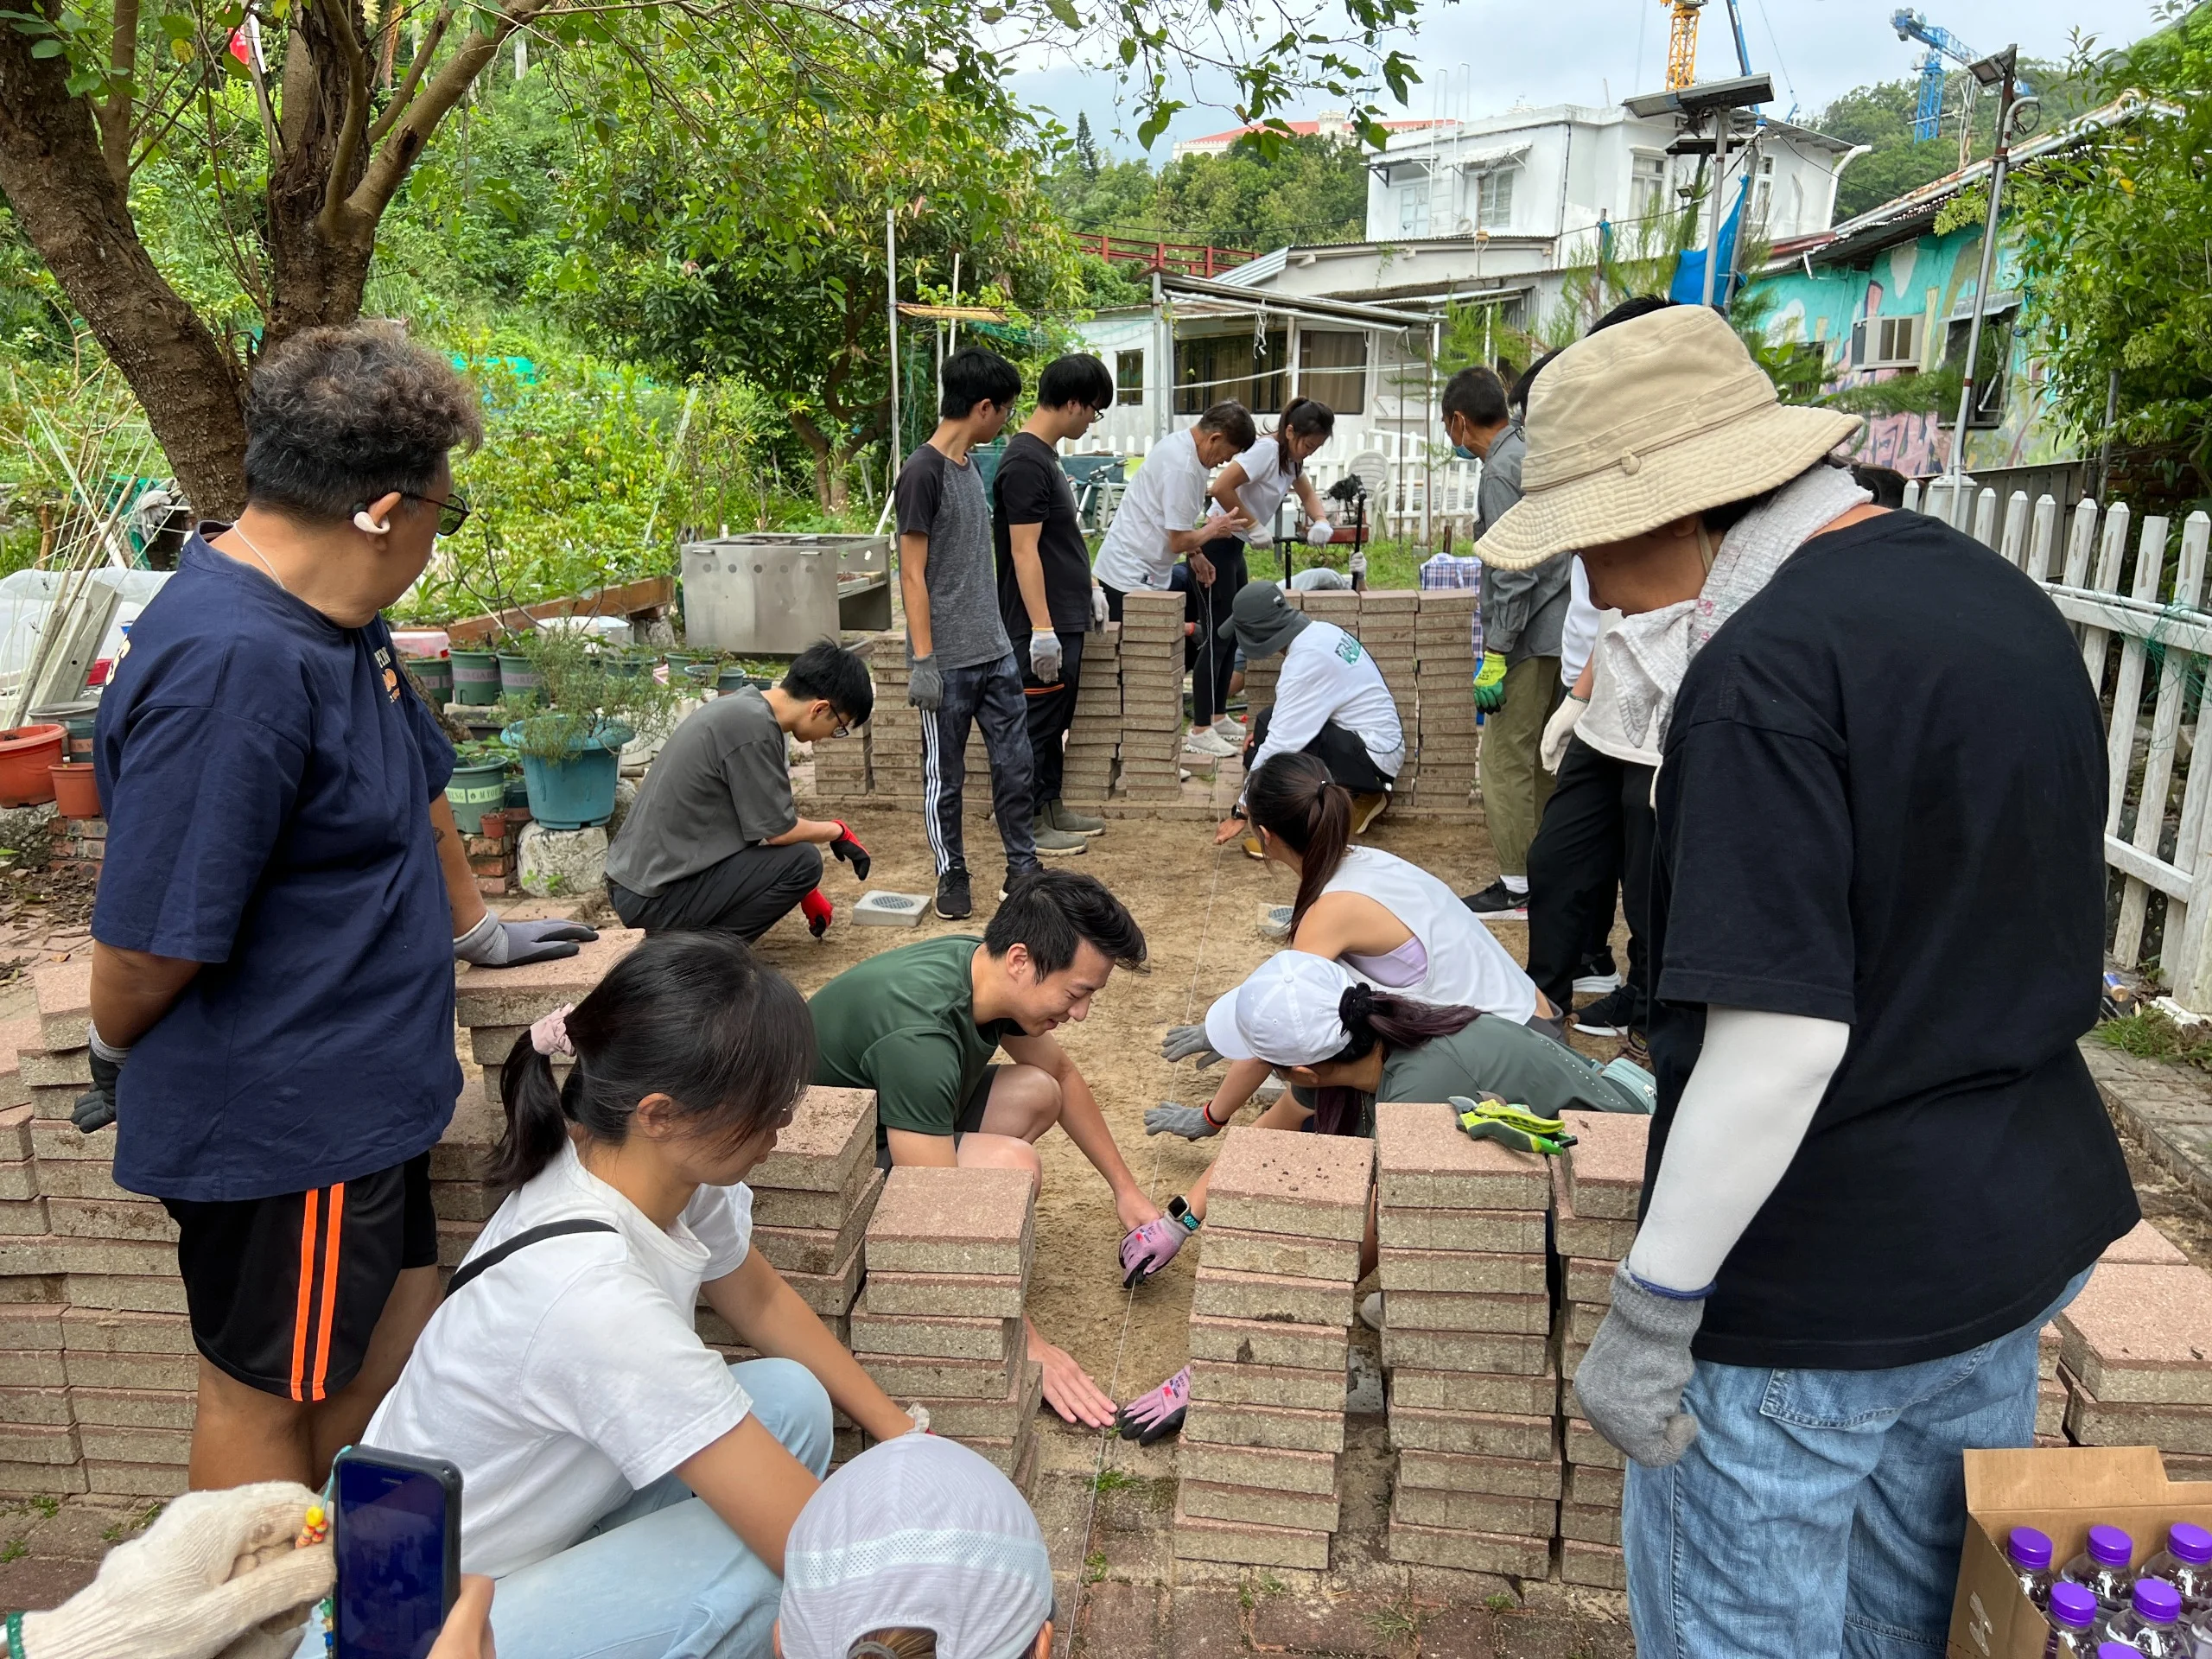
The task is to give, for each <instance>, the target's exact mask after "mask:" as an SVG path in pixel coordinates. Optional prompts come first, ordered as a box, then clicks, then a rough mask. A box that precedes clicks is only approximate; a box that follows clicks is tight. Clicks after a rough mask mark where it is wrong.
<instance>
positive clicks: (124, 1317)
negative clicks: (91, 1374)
mask: <svg viewBox="0 0 2212 1659" xmlns="http://www.w3.org/2000/svg"><path fill="white" fill-rule="evenodd" d="M61 1345H62V1347H63V1348H65V1349H76V1348H83V1349H87V1350H91V1351H97V1352H100V1353H110V1354H169V1355H186V1354H192V1353H194V1352H196V1351H197V1350H196V1349H195V1348H194V1344H193V1340H192V1321H191V1320H189V1319H187V1318H185V1317H184V1316H183V1315H182V1314H181V1313H115V1312H111V1311H108V1310H105V1309H101V1308H95V1307H67V1308H64V1309H62V1310H61Z"/></svg>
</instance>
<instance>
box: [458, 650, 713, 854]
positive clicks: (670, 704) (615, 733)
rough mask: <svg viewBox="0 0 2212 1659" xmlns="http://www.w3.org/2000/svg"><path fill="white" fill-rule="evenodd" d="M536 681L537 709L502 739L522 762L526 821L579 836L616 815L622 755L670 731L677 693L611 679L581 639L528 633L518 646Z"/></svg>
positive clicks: (603, 661)
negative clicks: (643, 738) (637, 742)
mask: <svg viewBox="0 0 2212 1659" xmlns="http://www.w3.org/2000/svg"><path fill="white" fill-rule="evenodd" d="M517 645H518V652H519V654H521V655H523V656H524V657H526V658H528V659H529V662H530V666H531V670H532V671H534V673H535V674H536V676H537V681H538V684H539V687H540V692H541V696H542V697H543V706H541V707H539V708H537V709H531V710H528V711H527V712H523V713H522V714H521V717H520V718H519V719H518V720H516V721H513V722H512V724H510V725H509V726H508V727H507V728H505V731H503V732H502V733H501V734H500V741H501V742H502V743H503V744H505V747H507V748H508V749H510V750H511V751H512V752H513V753H516V754H517V755H518V756H519V757H520V758H521V760H522V772H523V781H524V785H525V787H526V788H527V790H528V792H529V798H530V812H531V817H533V818H535V819H537V822H538V823H542V824H543V825H544V826H545V827H546V828H547V829H582V828H583V827H585V826H586V825H587V824H594V823H606V822H607V819H608V818H610V817H613V815H614V785H615V783H616V781H617V779H619V778H620V773H621V754H622V749H623V747H624V746H625V745H626V744H627V743H628V742H629V741H631V739H632V738H633V737H636V736H638V735H640V734H645V735H648V736H658V735H662V734H665V733H666V731H667V730H668V728H669V727H670V726H671V725H672V724H673V723H674V719H675V715H676V709H677V701H678V697H679V695H680V688H671V687H668V686H664V685H662V684H661V683H659V682H658V681H657V680H655V679H654V678H653V677H652V676H651V675H645V674H640V675H634V676H632V675H625V674H610V673H609V672H608V671H607V669H608V662H607V658H606V657H605V656H604V655H603V654H602V653H601V652H600V651H599V649H598V648H597V647H596V646H595V645H594V644H593V643H592V642H590V641H589V640H588V639H586V638H585V637H584V636H582V634H581V633H577V632H549V631H546V630H542V629H534V630H532V631H531V632H529V633H527V634H524V636H522V638H521V639H519V640H518V642H517Z"/></svg>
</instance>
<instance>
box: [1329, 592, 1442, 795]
mask: <svg viewBox="0 0 2212 1659" xmlns="http://www.w3.org/2000/svg"><path fill="white" fill-rule="evenodd" d="M1420 603H1421V594H1419V593H1418V592H1416V591H1415V590H1414V589H1413V588H1396V589H1389V588H1369V589H1368V590H1367V591H1366V592H1365V593H1363V594H1360V596H1359V620H1358V626H1357V632H1358V634H1359V643H1360V645H1362V646H1363V648H1364V649H1365V650H1366V652H1367V654H1368V656H1369V657H1370V658H1373V659H1374V663H1375V666H1376V671H1378V672H1379V673H1381V675H1382V676H1383V684H1385V685H1387V686H1389V688H1390V701H1391V702H1393V703H1395V705H1396V706H1397V711H1398V729H1399V730H1400V731H1401V732H1402V733H1403V734H1405V742H1406V750H1405V759H1404V760H1402V762H1401V763H1400V765H1399V767H1398V775H1397V777H1396V778H1395V779H1393V784H1394V785H1395V786H1394V788H1393V790H1392V791H1391V801H1392V804H1394V805H1395V804H1411V803H1412V801H1413V798H1414V791H1415V790H1416V788H1417V787H1418V785H1419V783H1420V779H1421V753H1420V749H1421V741H1420V739H1421V727H1420V724H1419V722H1418V720H1417V714H1418V706H1417V703H1416V702H1415V694H1416V687H1417V684H1418V681H1417V677H1416V669H1415V666H1414V664H1415V663H1416V661H1417V660H1418V659H1417V658H1416V655H1415V652H1416V649H1417V648H1416V646H1415V645H1414V635H1415V633H1416V632H1417V631H1418V628H1419V621H1418V619H1417V617H1416V614H1415V613H1416V612H1417V610H1418V609H1419V607H1420ZM1329 620H1331V621H1334V620H1336V619H1335V618H1333V617H1332V618H1330V619H1329Z"/></svg>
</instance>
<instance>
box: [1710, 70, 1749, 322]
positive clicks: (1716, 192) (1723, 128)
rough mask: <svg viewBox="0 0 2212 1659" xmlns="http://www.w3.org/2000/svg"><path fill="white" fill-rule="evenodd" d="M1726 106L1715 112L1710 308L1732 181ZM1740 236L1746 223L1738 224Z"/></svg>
mask: <svg viewBox="0 0 2212 1659" xmlns="http://www.w3.org/2000/svg"><path fill="white" fill-rule="evenodd" d="M1730 120H1731V116H1730V113H1729V111H1726V110H1715V111H1713V203H1712V207H1711V208H1710V209H1709V211H1708V213H1707V224H1708V225H1709V226H1711V228H1710V229H1709V230H1707V232H1706V237H1705V299H1704V301H1703V302H1702V303H1703V304H1704V305H1705V306H1706V308H1707V309H1708V310H1709V309H1711V308H1712V305H1713V267H1714V266H1716V265H1718V264H1719V263H1720V198H1721V196H1722V195H1723V194H1726V188H1727V181H1728V125H1729V122H1730ZM1736 233H1737V234H1738V236H1740V235H1742V234H1743V230H1742V227H1741V226H1738V228H1737V232H1736Z"/></svg>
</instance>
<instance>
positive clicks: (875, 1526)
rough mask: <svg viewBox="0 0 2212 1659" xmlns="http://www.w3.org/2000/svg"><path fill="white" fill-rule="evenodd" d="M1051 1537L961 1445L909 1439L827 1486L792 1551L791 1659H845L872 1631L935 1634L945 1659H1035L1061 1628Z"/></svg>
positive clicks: (1007, 1485)
mask: <svg viewBox="0 0 2212 1659" xmlns="http://www.w3.org/2000/svg"><path fill="white" fill-rule="evenodd" d="M1052 1612H1053V1610H1052V1557H1051V1556H1050V1555H1049V1554H1047V1553H1046V1548H1045V1535H1044V1533H1043V1532H1042V1531H1040V1530H1039V1528H1038V1525H1037V1517H1036V1516H1033V1515H1032V1514H1031V1513H1030V1512H1029V1505H1028V1504H1027V1503H1026V1502H1024V1501H1023V1499H1022V1496H1021V1494H1020V1492H1019V1491H1016V1490H1015V1488H1014V1483H1013V1482H1012V1481H1010V1480H1008V1479H1007V1478H1006V1477H1005V1476H1004V1475H1002V1474H1001V1473H1000V1472H999V1471H998V1470H997V1469H996V1468H995V1467H993V1466H992V1465H991V1464H989V1463H988V1462H987V1461H986V1460H985V1459H983V1458H982V1457H981V1456H979V1455H978V1454H977V1453H976V1452H971V1451H969V1449H968V1448H967V1447H966V1446H963V1445H961V1444H960V1443H959V1442H958V1441H957V1440H941V1439H939V1438H938V1437H937V1436H936V1435H933V1434H923V1433H913V1434H902V1435H900V1436H899V1438H898V1439H897V1440H885V1441H884V1442H882V1443H881V1444H880V1445H878V1446H870V1447H869V1448H868V1450H867V1451H865V1452H861V1454H860V1456H858V1457H856V1458H855V1459H853V1460H852V1461H851V1462H849V1463H848V1464H846V1465H844V1467H842V1469H839V1470H838V1471H836V1473H834V1474H832V1475H831V1476H830V1477H829V1479H827V1480H825V1481H823V1483H822V1484H821V1486H820V1487H819V1488H818V1489H817V1491H816V1492H815V1494H814V1496H813V1497H810V1498H809V1499H808V1500H807V1503H806V1507H805V1508H804V1509H803V1510H800V1511H799V1516H798V1520H797V1521H795V1522H792V1523H791V1538H790V1541H788V1543H786V1544H785V1549H784V1599H783V1605H782V1606H781V1607H780V1608H779V1610H778V1620H779V1632H780V1639H781V1641H782V1643H783V1651H784V1659H845V1656H846V1653H847V1651H848V1650H849V1649H850V1648H851V1647H852V1645H853V1643H855V1642H857V1641H859V1640H860V1638H861V1637H863V1636H866V1635H867V1634H868V1632H869V1631H870V1630H887V1629H896V1628H900V1627H905V1628H908V1629H918V1630H931V1631H934V1632H935V1633H936V1635H937V1651H938V1659H1022V1656H1024V1655H1026V1654H1027V1653H1028V1652H1029V1651H1030V1650H1031V1649H1033V1647H1035V1646H1036V1643H1037V1632H1038V1631H1039V1630H1042V1629H1043V1628H1044V1627H1045V1621H1046V1619H1048V1618H1052Z"/></svg>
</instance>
